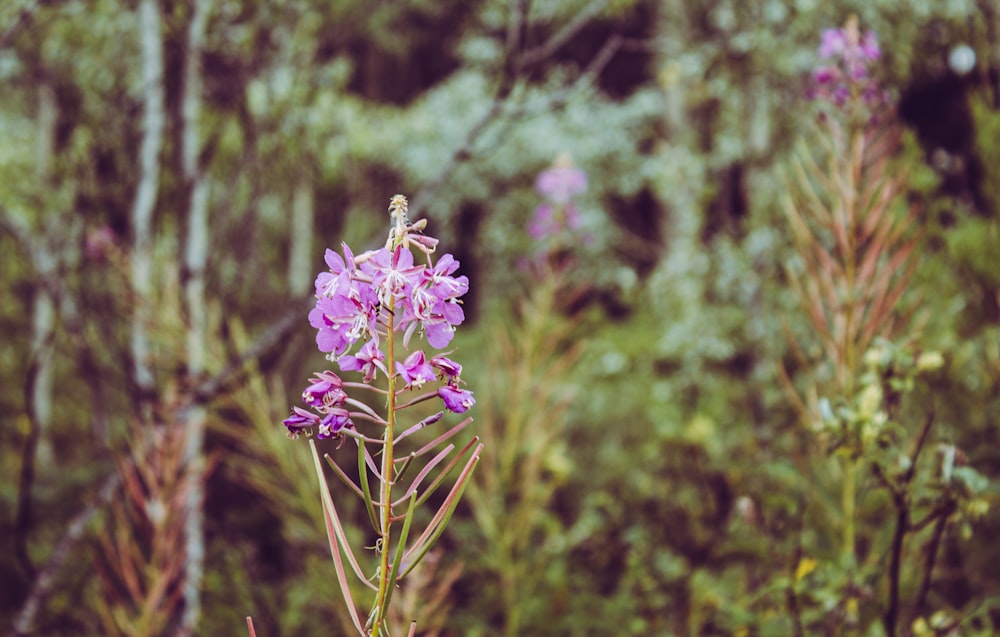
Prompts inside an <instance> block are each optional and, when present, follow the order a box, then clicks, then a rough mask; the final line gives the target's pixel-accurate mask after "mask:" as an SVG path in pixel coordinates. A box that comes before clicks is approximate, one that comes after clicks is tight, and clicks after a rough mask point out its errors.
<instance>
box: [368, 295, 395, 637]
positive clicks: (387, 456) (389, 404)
mask: <svg viewBox="0 0 1000 637" xmlns="http://www.w3.org/2000/svg"><path fill="white" fill-rule="evenodd" d="M394 306H395V303H394V302H393V301H392V300H391V299H390V300H389V303H388V312H387V318H386V370H387V372H386V375H387V376H388V377H389V379H388V388H387V391H388V395H387V396H386V426H385V438H384V440H385V444H384V446H383V447H382V533H381V538H382V542H381V549H380V552H379V567H378V595H377V596H376V598H375V621H374V622H373V625H372V633H371V634H372V637H378V636H379V634H380V633H381V629H382V623H383V622H384V621H385V617H384V613H385V612H386V611H387V610H388V609H386V608H383V606H384V604H385V599H386V595H387V594H388V589H389V538H390V534H389V527H390V525H391V524H392V482H393V473H392V472H393V455H392V452H393V449H392V443H393V442H394V440H393V433H394V431H393V430H394V429H395V424H396V377H395V375H394V373H393V370H394V369H395V366H396V363H395V361H396V352H395V339H394V338H393V337H394V327H395V320H394V315H393V310H394V309H395V307H394Z"/></svg>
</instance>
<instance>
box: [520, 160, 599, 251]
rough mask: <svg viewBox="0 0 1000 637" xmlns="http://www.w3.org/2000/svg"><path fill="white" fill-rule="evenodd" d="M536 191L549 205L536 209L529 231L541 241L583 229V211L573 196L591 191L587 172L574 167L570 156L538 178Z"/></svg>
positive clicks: (544, 171) (556, 163) (556, 162)
mask: <svg viewBox="0 0 1000 637" xmlns="http://www.w3.org/2000/svg"><path fill="white" fill-rule="evenodd" d="M535 190H536V191H538V194H540V195H541V196H542V197H544V198H545V203H543V204H542V205H540V206H538V208H536V209H535V215H534V217H533V218H532V220H531V223H529V224H528V232H529V234H531V237H532V238H533V239H535V240H537V241H542V242H544V241H552V240H554V239H556V238H558V237H559V235H561V234H564V233H566V232H569V233H572V232H574V231H576V230H579V228H580V212H579V210H577V208H576V205H575V204H574V203H573V197H576V196H577V195H580V194H583V193H584V192H586V190H587V173H585V172H583V171H582V170H580V169H579V168H576V167H575V166H574V165H573V160H572V159H571V158H570V156H569V155H568V154H565V153H563V154H562V155H560V156H559V157H558V158H557V159H556V161H555V163H553V164H552V166H551V167H550V168H547V169H545V170H543V171H542V172H541V174H539V175H538V179H537V180H536V181H535Z"/></svg>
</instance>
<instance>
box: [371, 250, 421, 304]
mask: <svg viewBox="0 0 1000 637" xmlns="http://www.w3.org/2000/svg"><path fill="white" fill-rule="evenodd" d="M370 263H371V264H372V287H374V288H376V289H377V290H378V291H379V298H381V299H382V300H383V301H387V300H388V299H390V298H392V299H395V298H400V297H402V296H404V295H406V294H407V293H408V292H409V290H410V288H411V287H413V284H414V282H415V279H416V277H417V276H419V275H420V272H421V271H422V270H423V269H424V268H423V267H413V253H412V252H410V251H409V250H408V249H406V248H404V247H403V246H401V245H400V246H396V249H395V250H393V251H392V252H389V251H388V250H386V249H385V248H382V249H381V250H378V251H377V252H375V254H373V255H372V258H371V259H370Z"/></svg>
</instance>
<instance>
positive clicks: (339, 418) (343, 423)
mask: <svg viewBox="0 0 1000 637" xmlns="http://www.w3.org/2000/svg"><path fill="white" fill-rule="evenodd" d="M344 427H352V428H353V427H354V423H353V422H352V421H351V415H350V413H349V412H348V411H347V410H346V409H343V408H340V407H338V408H336V409H331V410H330V412H329V413H328V414H327V415H326V416H325V417H324V418H323V420H321V421H320V423H319V427H318V428H317V431H316V437H317V438H320V439H323V438H333V437H334V436H336V435H337V434H338V433H339V432H340V430H341V429H343V428H344Z"/></svg>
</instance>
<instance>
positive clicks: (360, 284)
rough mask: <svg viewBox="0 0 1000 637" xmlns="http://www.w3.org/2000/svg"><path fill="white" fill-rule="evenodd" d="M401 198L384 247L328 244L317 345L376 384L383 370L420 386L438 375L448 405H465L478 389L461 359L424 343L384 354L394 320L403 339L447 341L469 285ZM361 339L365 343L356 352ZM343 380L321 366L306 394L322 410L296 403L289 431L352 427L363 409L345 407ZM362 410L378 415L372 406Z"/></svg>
mask: <svg viewBox="0 0 1000 637" xmlns="http://www.w3.org/2000/svg"><path fill="white" fill-rule="evenodd" d="M397 200H401V202H402V204H401V206H402V212H400V211H399V210H396V211H395V212H396V214H395V215H394V217H393V223H394V224H395V225H394V227H393V229H392V231H391V232H390V240H389V242H388V244H387V245H386V247H384V248H380V249H378V250H374V251H370V252H366V253H364V254H360V255H355V254H354V253H353V252H352V251H351V249H350V248H349V247H348V246H347V245H346V244H343V245H342V249H343V256H341V255H339V254H337V253H336V252H334V251H333V250H327V251H326V255H325V260H326V264H327V267H328V268H329V269H328V270H327V271H325V272H321V273H320V274H319V275H318V276H317V277H316V284H315V287H316V306H315V307H314V308H313V309H312V311H311V312H309V323H310V325H312V326H313V327H314V328H315V329H316V345H317V347H318V349H319V351H321V352H324V353H326V354H327V357H328V358H329V359H330V360H331V361H333V360H335V361H337V362H338V364H339V366H340V370H341V371H342V372H361V375H362V382H364V383H366V384H371V383H372V382H373V381H374V380H375V379H376V377H377V373H378V372H379V371H381V372H382V373H383V374H386V375H390V374H391V375H392V376H393V377H396V378H399V379H400V380H401V381H402V385H403V388H404V389H416V388H419V387H421V386H422V385H423V384H424V383H427V382H434V381H436V380H438V378H439V376H440V377H442V378H444V379H445V380H446V386H445V387H442V388H441V390H439V391H438V393H437V395H438V396H439V398H440V399H441V401H442V403H443V404H444V406H445V408H447V409H449V410H451V411H453V412H463V411H466V410H467V409H468V408H469V407H471V406H472V405H473V404H475V399H474V398H473V397H472V392H470V391H467V390H463V389H459V384H460V383H461V380H460V379H459V377H458V374H459V373H460V372H461V369H462V367H461V365H459V364H458V363H455V362H453V361H451V360H449V359H447V358H445V357H444V356H435V357H432V358H430V360H429V362H428V357H427V356H426V355H425V354H424V352H423V351H421V350H416V351H414V352H412V353H411V354H410V355H409V356H408V357H407V358H406V359H405V360H403V361H392V363H390V364H389V365H387V363H386V362H385V361H386V357H387V355H386V351H385V347H386V345H385V344H386V342H387V340H388V339H389V338H391V337H392V336H391V335H390V334H389V333H388V332H389V329H390V326H391V327H392V331H393V332H396V331H398V332H401V333H402V334H403V339H402V341H403V345H404V346H406V345H408V343H409V341H410V339H411V337H412V336H413V335H414V334H421V335H423V337H424V338H425V339H426V341H427V344H428V345H429V346H430V347H432V348H435V349H442V348H444V347H447V345H448V344H449V343H450V342H451V340H452V338H453V337H454V334H455V328H456V326H458V325H461V324H462V323H463V322H464V320H465V312H464V311H463V310H462V306H461V301H460V300H459V299H460V298H461V297H462V296H463V295H465V293H466V292H468V290H469V279H468V277H466V276H464V275H462V276H454V274H455V272H456V270H458V267H459V262H458V260H456V259H455V257H454V256H452V255H450V254H444V255H442V256H441V257H440V258H439V259H437V263H434V262H433V261H432V259H431V254H432V253H433V252H434V249H435V247H436V245H437V240H436V239H434V238H433V237H428V236H426V235H424V234H422V230H423V228H424V226H425V225H426V224H425V223H424V222H422V221H421V222H418V223H414V224H410V223H409V222H408V221H407V220H406V218H405V203H406V200H405V198H403V197H401V196H397V197H395V198H393V202H394V205H398V201H397ZM411 248H413V249H416V250H417V252H418V253H420V254H422V255H423V256H425V257H426V262H424V263H419V264H418V263H416V261H415V259H414V253H413V252H411ZM390 317H391V318H390ZM358 341H363V342H364V344H363V345H362V346H361V347H360V348H359V349H358V350H357V351H356V352H354V353H351V350H352V349H353V348H354V346H355V344H356V343H357V342H358ZM390 366H391V368H390ZM435 370H436V371H435ZM439 372H440V374H439ZM342 387H343V381H342V380H341V379H340V377H339V376H337V375H336V374H334V373H333V372H330V371H325V372H320V373H318V374H316V376H315V377H314V378H313V381H312V383H311V384H310V385H309V387H307V388H306V390H305V391H304V392H303V394H302V398H303V402H304V403H305V404H306V405H307V406H308V407H311V408H312V409H313V410H314V411H315V412H317V413H313V412H310V411H307V410H305V409H301V408H298V407H295V408H293V412H292V415H291V416H290V417H289V418H287V419H286V420H285V421H284V425H285V427H286V428H287V429H288V433H289V435H291V436H293V437H295V436H297V435H299V434H301V433H306V434H310V433H312V431H313V430H316V431H317V432H318V437H320V438H324V437H331V436H334V435H336V434H337V433H338V432H339V431H341V430H342V429H343V428H344V427H353V426H354V422H353V420H352V418H351V417H352V416H354V417H358V416H359V415H361V414H360V412H351V411H349V410H348V409H347V408H346V406H345V405H347V404H348V402H349V401H348V397H347V394H346V393H345V392H344V391H343V389H342ZM364 417H365V419H367V420H371V419H372V418H373V416H372V413H369V412H365V414H364Z"/></svg>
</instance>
